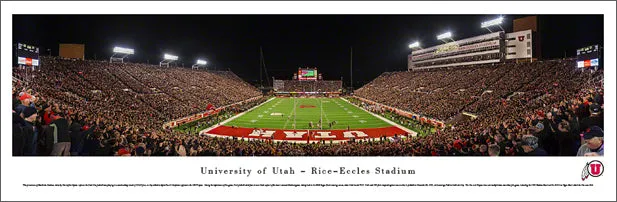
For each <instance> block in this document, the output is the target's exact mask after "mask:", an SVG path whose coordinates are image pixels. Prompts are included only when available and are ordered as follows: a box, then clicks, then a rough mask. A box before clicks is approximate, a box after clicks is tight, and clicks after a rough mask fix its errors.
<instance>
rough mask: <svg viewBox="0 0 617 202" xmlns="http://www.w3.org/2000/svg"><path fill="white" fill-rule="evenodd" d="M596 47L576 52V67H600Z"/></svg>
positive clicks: (598, 52) (580, 49)
mask: <svg viewBox="0 0 617 202" xmlns="http://www.w3.org/2000/svg"><path fill="white" fill-rule="evenodd" d="M599 58H600V51H599V49H598V45H593V46H587V47H583V48H579V49H577V50H576V67H578V68H589V67H597V66H599V65H600V59H599Z"/></svg>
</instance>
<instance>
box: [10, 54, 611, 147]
mask: <svg viewBox="0 0 617 202" xmlns="http://www.w3.org/2000/svg"><path fill="white" fill-rule="evenodd" d="M47 60H48V61H46V60H45V59H44V60H43V64H44V65H45V67H46V68H49V69H41V70H40V72H37V71H34V72H23V71H24V70H16V71H14V76H16V77H17V78H19V79H18V80H17V81H16V82H14V83H13V84H14V85H13V99H14V106H13V111H14V113H13V155H84V156H88V155H94V156H110V155H117V156H210V155H212V156H215V155H216V156H304V155H309V156H460V155H462V156H489V155H490V156H512V155H534V156H536V155H553V156H556V155H561V156H575V155H578V156H582V155H603V152H604V149H603V148H604V145H603V143H604V140H603V127H604V124H603V120H604V119H603V114H602V111H603V104H604V103H603V92H602V91H603V71H602V70H599V71H595V72H593V73H589V72H581V71H580V70H576V69H575V68H574V64H573V61H571V60H557V61H544V62H535V63H531V64H500V65H495V66H493V65H485V66H481V67H467V68H463V69H450V70H434V71H422V72H393V73H384V74H382V75H381V76H380V77H378V78H377V79H375V80H374V81H373V82H371V83H369V84H367V85H366V86H364V87H363V88H361V89H359V90H357V91H356V96H360V97H364V98H366V99H370V100H373V101H376V102H379V103H382V104H386V105H389V106H393V107H397V108H401V109H405V110H408V111H412V112H416V113H420V114H422V115H425V116H429V117H434V118H439V119H442V120H449V119H450V118H451V117H454V116H456V115H458V116H460V113H461V112H463V111H466V112H471V113H474V114H476V115H477V118H475V119H464V120H462V121H458V122H456V123H453V125H448V127H446V128H445V129H437V130H436V132H435V133H433V134H430V135H423V136H418V137H409V136H407V135H406V134H401V135H397V136H395V137H393V138H385V137H384V138H382V140H381V141H366V140H361V139H358V140H354V141H349V142H346V143H342V144H323V143H313V144H295V143H288V142H271V141H263V140H249V139H237V138H214V137H209V136H204V135H195V132H196V131H197V130H188V131H186V130H185V131H182V130H171V129H167V130H165V129H159V128H161V125H162V122H163V121H165V120H170V119H172V118H174V117H182V116H186V115H187V114H190V113H192V112H195V111H199V110H193V109H192V105H193V104H195V103H201V104H196V107H195V108H196V109H200V110H201V107H205V106H203V104H205V103H214V104H216V105H219V106H220V105H225V104H229V103H233V102H237V101H239V100H243V99H246V98H250V97H253V96H254V95H257V94H258V92H257V90H256V89H254V88H252V87H250V86H249V85H248V84H245V83H243V82H242V81H241V80H240V79H238V78H237V77H234V76H231V75H230V73H212V72H198V71H189V70H182V69H161V68H158V67H153V66H148V65H139V64H106V63H104V62H95V61H77V62H75V61H62V60H59V59H55V58H47ZM140 66H143V67H140ZM166 72H168V73H166ZM120 74H122V75H120ZM195 77H204V78H195ZM189 78H190V79H189ZM212 80H216V81H212ZM127 83H130V84H127ZM174 87H177V89H176V88H174ZM125 89H126V90H125ZM207 89H210V91H208V90H207ZM177 91H179V92H177ZM203 91H207V92H211V93H198V92H203ZM229 94H234V95H229ZM145 95H148V96H155V95H161V96H162V97H163V98H161V100H158V102H162V101H163V100H165V101H164V102H169V103H170V104H164V105H163V104H160V105H159V103H156V102H157V101H156V100H155V101H152V100H150V99H153V98H149V97H147V96H145ZM141 96H143V97H141ZM203 96H206V97H203ZM204 98H205V99H206V100H207V101H201V99H204ZM193 99H195V100H193ZM263 100H264V99H258V100H256V101H254V102H247V103H243V104H242V105H238V106H237V107H236V108H233V109H229V111H224V112H223V113H219V114H217V115H214V116H212V117H209V118H207V119H204V121H202V122H197V124H198V125H197V126H194V127H207V126H211V125H214V124H217V123H218V122H220V120H223V119H225V118H227V117H229V116H231V115H233V114H235V113H237V112H240V111H244V110H246V109H248V108H250V107H252V106H254V105H256V104H259V103H261V102H263ZM162 107H167V108H162ZM365 107H367V106H365ZM175 112H177V113H184V114H180V115H177V114H172V113H175ZM391 118H392V117H391ZM394 119H397V120H402V119H403V118H402V117H394ZM424 127H426V126H424Z"/></svg>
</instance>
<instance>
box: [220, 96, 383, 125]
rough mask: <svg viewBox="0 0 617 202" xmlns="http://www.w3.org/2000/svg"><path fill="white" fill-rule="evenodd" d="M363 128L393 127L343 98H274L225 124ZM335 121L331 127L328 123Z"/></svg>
mask: <svg viewBox="0 0 617 202" xmlns="http://www.w3.org/2000/svg"><path fill="white" fill-rule="evenodd" d="M319 120H322V123H323V124H322V129H323V130H329V129H347V126H349V127H350V129H361V128H379V127H387V126H391V125H390V124H388V123H386V122H385V121H383V120H381V119H379V118H377V117H375V116H373V115H371V114H369V113H367V112H366V111H364V110H362V109H360V108H358V107H356V106H354V105H352V104H350V103H348V102H346V101H345V100H343V99H341V98H274V99H273V100H270V101H269V102H267V103H265V104H263V105H261V106H259V107H257V108H255V109H253V110H251V111H249V112H246V113H245V114H244V115H242V116H240V117H237V118H236V119H234V120H231V121H230V122H227V123H226V124H224V125H225V126H236V127H244V128H269V129H311V128H310V127H309V123H310V122H311V121H312V122H313V126H314V128H313V129H318V127H317V124H318V123H319ZM333 121H336V124H334V126H332V128H330V125H329V123H331V122H333Z"/></svg>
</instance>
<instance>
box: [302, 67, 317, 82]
mask: <svg viewBox="0 0 617 202" xmlns="http://www.w3.org/2000/svg"><path fill="white" fill-rule="evenodd" d="M298 80H301V81H304V80H317V70H316V69H299V70H298Z"/></svg>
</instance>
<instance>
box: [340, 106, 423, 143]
mask: <svg viewBox="0 0 617 202" xmlns="http://www.w3.org/2000/svg"><path fill="white" fill-rule="evenodd" d="M341 100H344V101H345V102H347V103H349V104H351V105H353V106H354V107H357V108H360V109H362V110H364V111H365V112H366V113H369V114H371V115H373V116H375V117H377V118H379V119H381V120H382V121H385V122H386V123H388V124H390V125H393V126H396V127H397V128H400V129H401V130H404V131H405V132H407V133H409V134H411V136H413V137H415V136H416V135H418V133H417V132H415V131H413V130H410V129H408V128H405V127H403V126H401V125H399V124H398V123H395V122H392V121H390V120H388V119H386V118H384V117H381V116H379V115H377V114H374V113H373V112H370V111H368V110H366V109H364V108H362V107H360V106H356V105H354V104H352V103H351V102H349V101H348V100H347V99H345V98H342V97H341Z"/></svg>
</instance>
